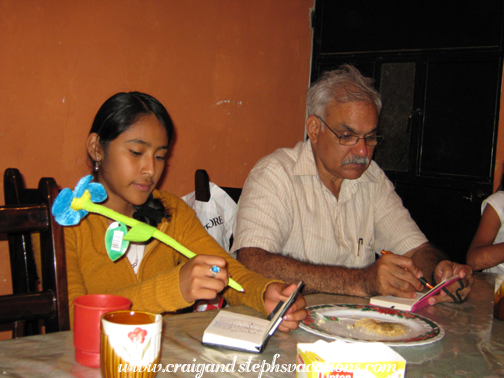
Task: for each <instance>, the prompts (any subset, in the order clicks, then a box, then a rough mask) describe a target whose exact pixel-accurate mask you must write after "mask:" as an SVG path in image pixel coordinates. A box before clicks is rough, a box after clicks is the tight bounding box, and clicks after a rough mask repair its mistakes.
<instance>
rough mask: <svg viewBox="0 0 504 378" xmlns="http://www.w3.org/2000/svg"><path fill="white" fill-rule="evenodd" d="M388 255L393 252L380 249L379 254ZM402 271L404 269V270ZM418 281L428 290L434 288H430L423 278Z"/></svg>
mask: <svg viewBox="0 0 504 378" xmlns="http://www.w3.org/2000/svg"><path fill="white" fill-rule="evenodd" d="M389 253H394V252H391V251H385V250H384V249H382V251H381V254H382V255H387V254H389ZM404 269H406V268H404ZM406 270H407V269H406ZM418 280H419V281H420V282H421V283H422V285H424V286H425V287H426V288H427V289H429V290H432V289H434V286H432V285H431V284H430V283H429V282H427V280H426V279H425V278H423V277H420V278H419V279H418Z"/></svg>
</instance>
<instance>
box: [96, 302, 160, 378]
mask: <svg viewBox="0 0 504 378" xmlns="http://www.w3.org/2000/svg"><path fill="white" fill-rule="evenodd" d="M162 324H163V322H162V316H161V315H156V314H151V313H149V312H144V311H114V312H109V313H107V314H104V315H103V316H102V318H101V325H102V326H101V346H100V366H101V371H102V377H103V378H116V377H117V378H119V377H138V378H140V377H142V378H151V377H154V376H155V375H156V372H157V371H159V366H158V365H159V362H160V356H161V329H162Z"/></svg>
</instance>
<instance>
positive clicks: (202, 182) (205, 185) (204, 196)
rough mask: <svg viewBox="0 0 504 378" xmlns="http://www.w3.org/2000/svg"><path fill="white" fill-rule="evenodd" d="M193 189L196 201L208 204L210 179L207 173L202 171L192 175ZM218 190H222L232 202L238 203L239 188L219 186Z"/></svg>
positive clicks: (199, 170)
mask: <svg viewBox="0 0 504 378" xmlns="http://www.w3.org/2000/svg"><path fill="white" fill-rule="evenodd" d="M194 187H195V196H196V200H198V201H202V202H208V201H209V200H210V179H209V177H208V173H207V171H205V170H204V169H198V170H196V173H195V174H194ZM220 188H221V189H222V190H224V191H225V192H226V193H227V194H228V195H229V197H231V198H232V199H233V201H235V202H236V203H238V200H239V199H240V195H241V192H242V189H241V188H232V187H228V186H221V187H220Z"/></svg>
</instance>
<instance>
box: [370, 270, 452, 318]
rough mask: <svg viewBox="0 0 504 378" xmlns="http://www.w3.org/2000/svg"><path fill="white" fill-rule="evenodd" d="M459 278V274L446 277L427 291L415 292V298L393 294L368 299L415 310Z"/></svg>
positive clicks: (387, 305) (373, 302) (381, 304)
mask: <svg viewBox="0 0 504 378" xmlns="http://www.w3.org/2000/svg"><path fill="white" fill-rule="evenodd" d="M458 279H459V276H458V275H456V276H453V277H450V278H447V279H446V280H444V281H443V282H440V283H439V284H437V285H436V286H434V288H432V289H431V290H429V291H428V292H427V293H417V295H416V298H400V297H395V296H393V295H386V296H378V297H371V299H370V300H369V304H370V305H375V306H381V307H388V308H395V309H397V310H403V311H416V310H420V309H421V308H422V307H425V306H427V305H428V304H429V298H430V297H432V296H433V295H436V294H438V293H439V292H440V291H441V290H442V289H443V288H444V287H446V286H449V285H451V284H452V283H454V282H455V281H457V280H458Z"/></svg>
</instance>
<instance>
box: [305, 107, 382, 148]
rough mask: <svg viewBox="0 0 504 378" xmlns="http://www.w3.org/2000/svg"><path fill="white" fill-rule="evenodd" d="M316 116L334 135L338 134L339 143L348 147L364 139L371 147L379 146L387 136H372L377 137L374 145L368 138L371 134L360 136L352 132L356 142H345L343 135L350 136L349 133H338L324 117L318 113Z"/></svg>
mask: <svg viewBox="0 0 504 378" xmlns="http://www.w3.org/2000/svg"><path fill="white" fill-rule="evenodd" d="M314 116H315V118H318V119H319V120H320V121H322V123H323V124H324V125H326V127H327V128H328V129H329V131H331V133H333V134H334V135H336V138H338V142H339V144H341V145H342V146H346V147H353V146H355V145H357V143H359V140H361V139H364V144H365V145H366V146H369V147H376V146H378V145H379V144H380V143H382V142H383V140H384V139H385V138H384V137H383V135H374V136H372V137H371V138H375V139H376V144H374V145H373V144H368V140H369V139H368V138H370V137H369V136H364V137H360V136H358V135H355V134H352V136H353V137H356V138H357V139H356V140H355V143H354V144H343V143H341V138H343V137H345V136H348V135H338V134H337V133H336V131H334V130H333V129H331V128H330V127H329V125H328V124H327V123H326V122H325V121H324V120H323V119H322V117H320V116H318V115H316V114H314Z"/></svg>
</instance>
